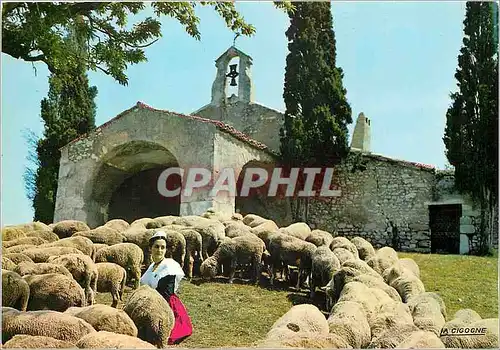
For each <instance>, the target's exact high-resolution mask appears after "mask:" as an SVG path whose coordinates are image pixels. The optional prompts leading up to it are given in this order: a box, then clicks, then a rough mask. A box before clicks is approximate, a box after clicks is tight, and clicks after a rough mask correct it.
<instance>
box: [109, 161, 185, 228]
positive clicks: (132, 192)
mask: <svg viewBox="0 0 500 350" xmlns="http://www.w3.org/2000/svg"><path fill="white" fill-rule="evenodd" d="M164 170H165V168H164V167H158V168H153V169H148V170H143V171H140V172H138V173H136V174H133V175H132V176H130V177H129V178H127V179H125V180H124V181H123V182H122V183H121V185H120V186H119V187H118V188H117V189H116V190H115V191H114V192H113V194H112V196H111V200H110V202H109V209H108V220H112V219H124V220H126V221H128V222H132V221H134V220H137V219H140V218H144V217H149V218H155V217H158V216H165V215H179V213H180V196H175V197H164V196H162V195H161V194H160V193H159V192H158V187H157V182H158V178H159V177H160V175H161V173H162V172H163V171H164ZM180 186H181V177H180V176H178V175H171V176H169V178H168V183H167V189H169V190H173V189H176V188H178V187H180Z"/></svg>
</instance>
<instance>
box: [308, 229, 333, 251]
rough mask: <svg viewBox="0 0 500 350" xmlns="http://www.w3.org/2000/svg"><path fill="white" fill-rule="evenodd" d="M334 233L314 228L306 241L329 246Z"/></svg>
mask: <svg viewBox="0 0 500 350" xmlns="http://www.w3.org/2000/svg"><path fill="white" fill-rule="evenodd" d="M333 237H334V235H333V234H331V233H330V232H327V231H323V230H312V231H311V233H310V234H309V236H307V237H306V242H310V243H312V244H314V245H315V246H316V247H320V246H327V247H329V246H330V244H331V243H332V240H333Z"/></svg>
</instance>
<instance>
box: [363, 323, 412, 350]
mask: <svg viewBox="0 0 500 350" xmlns="http://www.w3.org/2000/svg"><path fill="white" fill-rule="evenodd" d="M419 331H420V329H418V327H417V326H415V325H414V324H413V323H412V324H403V325H399V326H397V327H396V326H394V327H391V328H390V329H388V330H386V331H385V332H383V333H381V334H380V335H378V336H376V337H373V338H372V340H371V342H370V344H368V348H369V349H389V348H395V347H396V346H397V345H398V344H401V343H402V342H403V341H405V340H407V339H409V338H410V337H411V335H412V334H414V333H416V332H419Z"/></svg>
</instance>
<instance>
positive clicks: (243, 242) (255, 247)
mask: <svg viewBox="0 0 500 350" xmlns="http://www.w3.org/2000/svg"><path fill="white" fill-rule="evenodd" d="M265 249H266V246H265V244H264V242H263V241H262V240H261V239H260V238H259V237H257V236H253V235H247V236H239V237H235V238H228V239H227V240H225V241H224V242H222V243H221V244H220V245H219V248H217V250H216V251H215V253H214V254H213V255H212V256H211V257H209V258H208V259H205V260H204V261H203V263H202V264H201V267H200V270H201V273H202V276H203V277H205V278H207V277H208V278H214V277H215V276H216V273H217V271H218V270H219V268H220V266H221V265H222V263H223V262H227V264H228V265H229V283H233V279H234V273H235V269H236V267H237V266H238V265H244V264H251V265H252V271H253V273H252V280H253V281H254V283H258V282H259V272H260V266H261V261H262V254H263V253H264V251H265Z"/></svg>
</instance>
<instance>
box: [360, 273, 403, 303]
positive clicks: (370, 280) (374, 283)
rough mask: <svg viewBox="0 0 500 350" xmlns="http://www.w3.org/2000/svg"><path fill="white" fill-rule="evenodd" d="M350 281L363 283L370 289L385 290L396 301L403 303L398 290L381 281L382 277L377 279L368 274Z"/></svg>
mask: <svg viewBox="0 0 500 350" xmlns="http://www.w3.org/2000/svg"><path fill="white" fill-rule="evenodd" d="M350 280H351V281H354V282H361V283H363V284H364V285H366V286H368V287H370V288H378V289H380V290H383V291H384V292H385V293H386V294H387V295H388V296H389V297H390V298H391V299H393V300H394V301H397V302H402V300H401V296H400V295H399V293H398V292H397V290H395V289H394V288H392V287H391V286H389V285H387V284H386V283H385V282H384V280H383V279H381V278H380V277H375V276H373V275H368V274H361V275H358V276H355V277H353V278H352V279H350Z"/></svg>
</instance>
